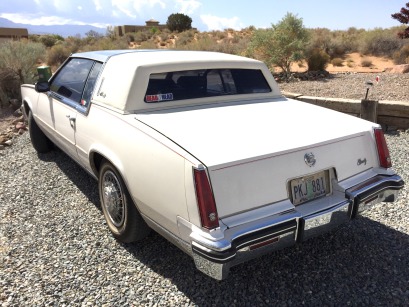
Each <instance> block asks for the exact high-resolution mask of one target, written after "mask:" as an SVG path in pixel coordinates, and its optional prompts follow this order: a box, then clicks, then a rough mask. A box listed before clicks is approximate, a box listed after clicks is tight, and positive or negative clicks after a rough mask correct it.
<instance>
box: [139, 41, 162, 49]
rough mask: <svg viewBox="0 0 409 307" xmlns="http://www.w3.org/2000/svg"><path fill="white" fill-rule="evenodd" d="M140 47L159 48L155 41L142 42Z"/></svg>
mask: <svg viewBox="0 0 409 307" xmlns="http://www.w3.org/2000/svg"><path fill="white" fill-rule="evenodd" d="M138 49H158V45H157V44H156V43H155V42H153V41H150V40H149V41H145V42H142V43H141V45H140V46H139V48H138Z"/></svg>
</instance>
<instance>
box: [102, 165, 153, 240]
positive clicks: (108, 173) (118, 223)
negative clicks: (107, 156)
mask: <svg viewBox="0 0 409 307" xmlns="http://www.w3.org/2000/svg"><path fill="white" fill-rule="evenodd" d="M98 190H99V197H100V201H101V207H102V211H103V213H104V216H105V220H106V222H107V224H108V227H109V230H110V231H111V232H112V234H113V235H114V237H115V238H116V239H117V240H119V241H121V242H123V243H130V242H134V241H139V240H141V239H143V238H145V237H146V236H147V235H148V234H149V232H150V228H149V226H148V225H147V224H146V223H145V221H144V220H143V218H142V216H141V215H140V213H139V212H138V209H137V208H136V206H135V204H134V203H133V201H132V198H131V196H130V194H129V192H128V189H127V188H126V186H125V183H124V181H123V179H122V177H121V175H120V174H119V172H118V171H117V170H116V169H115V167H114V166H113V165H112V164H111V163H109V162H104V163H103V165H102V167H101V170H100V172H99V178H98Z"/></svg>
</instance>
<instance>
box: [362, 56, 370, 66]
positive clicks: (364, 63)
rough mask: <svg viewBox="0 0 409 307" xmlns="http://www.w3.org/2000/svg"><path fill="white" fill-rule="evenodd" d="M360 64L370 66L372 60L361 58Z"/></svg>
mask: <svg viewBox="0 0 409 307" xmlns="http://www.w3.org/2000/svg"><path fill="white" fill-rule="evenodd" d="M361 66H362V67H371V66H372V61H371V60H370V59H366V58H364V59H362V60H361Z"/></svg>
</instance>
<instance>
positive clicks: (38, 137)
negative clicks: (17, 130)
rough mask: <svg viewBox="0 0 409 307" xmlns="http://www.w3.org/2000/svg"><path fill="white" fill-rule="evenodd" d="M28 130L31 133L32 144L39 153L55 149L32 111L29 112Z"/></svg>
mask: <svg viewBox="0 0 409 307" xmlns="http://www.w3.org/2000/svg"><path fill="white" fill-rule="evenodd" d="M28 131H29V133H30V139H31V144H32V145H33V147H34V149H35V150H36V151H37V152H38V153H46V152H49V151H51V150H52V149H53V143H52V142H51V141H50V139H49V138H48V137H47V136H46V135H45V134H44V132H43V131H42V130H41V129H40V127H38V125H37V123H36V122H35V120H34V116H33V112H31V111H29V113H28Z"/></svg>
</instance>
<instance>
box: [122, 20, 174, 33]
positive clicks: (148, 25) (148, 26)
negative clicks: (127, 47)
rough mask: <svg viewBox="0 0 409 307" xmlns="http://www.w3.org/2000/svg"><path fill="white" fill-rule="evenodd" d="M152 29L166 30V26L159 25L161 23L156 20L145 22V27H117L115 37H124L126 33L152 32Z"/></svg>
mask: <svg viewBox="0 0 409 307" xmlns="http://www.w3.org/2000/svg"><path fill="white" fill-rule="evenodd" d="M152 28H156V29H158V30H164V29H166V28H167V27H166V25H161V24H159V21H157V20H155V19H150V20H148V21H145V25H144V26H134V25H123V26H116V27H115V35H116V36H124V35H125V34H126V33H134V32H138V31H145V30H150V29H152Z"/></svg>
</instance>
